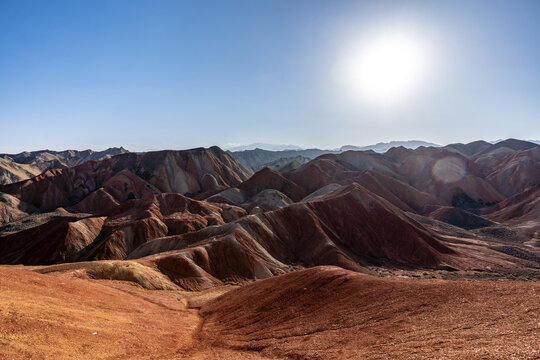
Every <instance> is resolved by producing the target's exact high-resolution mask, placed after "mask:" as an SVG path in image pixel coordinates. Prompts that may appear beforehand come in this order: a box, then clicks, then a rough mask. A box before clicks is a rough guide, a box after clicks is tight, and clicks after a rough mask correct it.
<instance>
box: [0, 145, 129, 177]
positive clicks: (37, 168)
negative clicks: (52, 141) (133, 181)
mask: <svg viewBox="0 0 540 360" xmlns="http://www.w3.org/2000/svg"><path fill="white" fill-rule="evenodd" d="M128 152H129V151H128V150H126V149H124V148H123V147H119V148H118V147H114V148H109V149H106V150H103V151H94V150H82V151H79V150H64V151H52V150H40V151H31V152H29V151H25V152H22V153H19V154H0V184H10V183H14V182H18V181H22V180H26V179H29V178H31V177H34V176H36V175H39V174H41V173H42V172H44V171H47V170H51V169H63V168H67V167H73V166H77V165H80V164H82V163H84V162H86V161H89V160H103V159H108V158H110V157H111V156H115V155H120V154H125V153H128Z"/></svg>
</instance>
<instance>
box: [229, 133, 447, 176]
mask: <svg viewBox="0 0 540 360" xmlns="http://www.w3.org/2000/svg"><path fill="white" fill-rule="evenodd" d="M276 146H277V145H276ZM398 146H402V147H404V148H408V149H413V150H414V149H416V148H418V147H420V146H426V147H429V146H435V147H440V145H437V144H433V143H429V142H425V141H419V140H409V141H391V142H387V143H378V144H375V145H368V146H354V145H345V146H342V147H340V148H338V149H332V150H324V149H317V148H315V149H300V150H280V151H272V150H264V149H261V148H257V149H253V150H243V151H233V150H229V151H230V152H231V155H232V156H233V157H234V158H235V159H236V160H237V161H239V162H240V163H241V164H242V165H244V166H247V167H249V168H251V169H253V170H254V171H257V170H260V169H262V168H263V167H265V166H270V167H272V168H276V167H275V164H276V162H281V163H283V165H284V164H285V163H286V162H287V161H285V160H282V159H290V158H295V157H302V158H307V159H310V160H311V159H315V158H316V157H318V156H321V155H324V154H339V153H342V152H345V151H350V150H353V151H375V152H378V153H384V152H386V151H388V150H389V149H390V148H393V147H398ZM289 161H290V160H289ZM304 162H305V161H304Z"/></svg>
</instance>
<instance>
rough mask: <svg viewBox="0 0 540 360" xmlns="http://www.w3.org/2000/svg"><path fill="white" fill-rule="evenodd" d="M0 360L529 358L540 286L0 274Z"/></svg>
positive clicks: (535, 354)
mask: <svg viewBox="0 0 540 360" xmlns="http://www.w3.org/2000/svg"><path fill="white" fill-rule="evenodd" d="M0 289H1V291H0V358H1V359H29V358H32V359H45V358H48V359H135V358H136V359H260V358H271V359H281V358H284V359H287V358H289V359H359V358H362V359H363V358H366V359H386V358H399V359H409V358H410V359H435V358H440V359H511V358H517V359H537V358H540V283H537V282H520V281H481V280H474V281H472V280H452V281H449V280H441V279H421V280H418V279H416V280H415V279H401V278H391V277H389V278H379V277H373V276H370V275H365V274H359V273H355V272H351V271H347V270H343V269H341V268H337V267H327V266H324V267H316V268H311V269H306V270H299V271H296V272H293V273H289V274H286V275H281V276H277V277H274V278H270V279H266V280H261V281H257V282H254V283H251V284H248V285H244V286H242V287H234V286H228V287H219V288H214V289H210V290H207V291H205V292H192V293H190V292H185V291H157V290H153V291H152V290H144V289H142V288H140V287H138V286H135V285H132V284H131V283H127V282H120V281H106V280H83V279H68V278H62V277H54V276H50V275H42V274H37V273H33V272H30V271H26V270H15V269H10V268H5V267H0Z"/></svg>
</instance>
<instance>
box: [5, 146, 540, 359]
mask: <svg viewBox="0 0 540 360" xmlns="http://www.w3.org/2000/svg"><path fill="white" fill-rule="evenodd" d="M408 144H409V145H410V146H411V147H412V146H413V144H412V143H408ZM112 152H117V154H113V153H112ZM84 153H85V154H82V153H76V152H73V153H72V154H70V153H69V152H61V153H56V152H50V151H47V152H38V153H23V154H18V155H6V156H4V160H5V161H9V162H13V163H17V164H21V165H28V164H30V165H32V164H33V165H32V166H36V167H39V168H41V167H43V169H44V170H43V171H42V172H40V173H39V174H37V175H35V176H32V177H30V178H28V179H25V180H22V181H18V182H12V183H9V184H3V185H0V263H1V264H4V265H9V266H8V267H0V273H1V275H2V276H0V282H1V284H2V286H4V287H5V288H9V289H10V291H3V292H2V293H1V294H0V303H2V301H4V302H6V303H9V301H12V302H13V301H19V300H16V299H20V298H21V297H24V296H32V299H33V302H32V306H29V305H28V304H26V303H20V304H19V305H18V307H17V310H16V311H17V314H25V315H24V316H25V317H24V318H25V319H27V318H30V317H29V316H30V315H29V314H32V313H33V312H34V311H39V312H40V313H41V314H42V315H40V316H41V317H40V319H45V320H43V321H45V322H46V323H48V324H49V328H48V330H47V331H49V332H50V333H52V334H54V335H55V336H54V338H53V339H54V340H53V342H54V346H55V349H56V350H55V351H57V352H58V354H60V355H59V356H60V357H65V356H66V354H69V351H72V350H70V348H69V346H68V345H66V344H64V343H60V342H58V340H57V339H59V338H60V337H59V336H57V335H58V334H62V333H70V334H79V333H78V331H81V333H80V334H79V335H73V336H81V337H82V338H84V339H86V336H87V335H88V336H90V338H89V340H84V341H88V344H92V345H89V346H91V347H92V349H95V354H96V353H100V351H101V354H105V353H106V349H105V348H102V347H103V346H105V345H103V343H100V342H99V341H94V340H93V339H92V336H98V335H91V334H92V333H93V332H96V334H102V335H103V336H104V337H107V336H111V337H112V338H114V339H116V341H119V342H120V343H122V344H124V345H123V346H127V347H129V348H130V349H131V348H132V349H135V350H133V351H137V354H140V353H141V352H142V353H144V354H149V355H148V356H150V355H151V356H157V355H159V356H161V357H163V358H171V357H172V358H174V356H177V355H178V354H180V355H178V356H183V357H194V358H197V357H198V358H209V357H210V358H212V356H213V355H211V354H213V351H217V350H216V349H220V350H219V353H220V354H221V355H220V356H223V354H228V355H227V356H230V357H233V358H246V359H247V358H259V357H258V356H264V357H270V358H291V357H293V358H334V359H341V358H351V359H352V358H358V357H363V356H367V357H373V356H375V355H374V354H376V353H379V352H380V347H381V346H382V348H383V349H384V353H385V354H391V355H392V356H395V357H398V358H399V357H402V355H404V354H407V353H410V352H411V351H413V348H414V344H416V343H418V342H419V341H421V342H426V341H427V342H428V343H430V344H433V346H434V347H433V348H432V349H431V350H429V354H428V355H427V356H426V357H428V358H429V357H441V356H443V355H442V352H441V351H442V350H440V349H441V348H438V347H436V346H435V344H436V343H437V341H439V340H437V339H441V338H444V339H446V340H445V341H449V342H452V344H458V343H460V341H463V339H464V338H467V339H468V337H469V336H470V340H467V341H471V342H472V343H474V344H476V345H475V346H481V344H484V345H482V346H488V347H489V349H490V351H498V353H500V354H503V356H502V357H506V355H509V354H510V351H511V352H512V354H518V355H516V356H518V357H523V358H527V357H530V356H529V355H532V354H533V353H532V352H531V351H532V350H530V349H534V348H537V347H536V346H537V345H538V337H536V336H535V335H534V331H532V332H531V331H530V326H532V325H530V324H531V321H533V322H534V321H536V317H535V314H537V313H538V310H540V308H539V304H540V302H538V301H537V300H538V296H537V294H538V293H540V292H539V291H540V287H539V286H538V280H539V279H540V220H539V219H540V205H539V204H540V202H539V199H540V145H538V144H535V143H532V142H528V141H522V140H517V139H507V140H503V141H500V142H497V143H495V144H491V143H489V142H486V141H475V142H471V143H467V144H462V143H456V144H449V145H446V146H442V147H434V146H418V147H415V148H414V149H413V148H406V147H405V146H395V147H391V148H390V149H388V150H387V151H385V152H384V153H379V152H375V151H373V150H367V151H359V150H348V149H347V148H343V149H340V150H339V151H331V152H324V150H319V149H311V150H285V151H275V152H273V151H268V150H261V149H256V150H246V151H241V152H228V151H223V150H222V149H220V148H219V147H210V148H196V149H189V150H180V151H173V150H163V151H153V152H145V153H130V152H126V151H125V150H124V149H122V148H120V149H113V150H111V151H110V152H108V153H106V152H103V153H93V152H84ZM61 154H62V155H61ZM90 157H92V158H90ZM96 157H101V158H100V159H97V158H96ZM83 159H87V161H83ZM60 160H61V164H62V166H58V167H52V168H51V166H52V165H51V164H57V163H58V162H60ZM265 161H271V162H272V165H271V166H264V162H265ZM41 163H42V164H43V165H38V164H41ZM47 164H48V165H47ZM45 165H47V166H48V168H45V167H44V166H45ZM40 166H41V167H40ZM15 269H23V270H25V271H19V270H15ZM500 280H504V281H500ZM29 294H30V295H29ZM43 294H45V295H43ZM51 304H52V305H51ZM515 304H520V305H519V306H515ZM14 309H15V308H14ZM110 309H115V310H114V312H111V310H110ZM13 311H15V310H13ZM119 312H123V313H122V314H123V315H122V316H120V315H117V314H119ZM141 312H145V313H146V314H147V317H148V318H147V319H146V320H145V317H142V315H141ZM53 313H54V314H60V315H58V316H62V317H63V318H69V319H70V320H69V322H64V323H55V322H51V321H52V320H51V319H52V318H54V317H55V316H57V315H54V314H53ZM88 314H91V315H88ZM68 316H69V317H68ZM493 316H496V317H497V319H502V320H497V321H498V323H497V324H498V325H497V326H496V327H493V326H491V325H492V324H493ZM89 319H93V320H94V321H95V322H93V323H91V325H84V324H85V321H90V320H89ZM126 319H127V320H126ZM40 321H41V320H40ZM141 321H142V322H144V323H146V322H148V324H149V325H148V326H141V327H140V328H139V327H137V326H138V325H134V324H138V323H140V322H141ZM39 324H41V323H39ZM490 324H491V325H490ZM6 326H9V329H12V331H15V332H17V333H19V334H25V336H28V339H36V340H33V341H34V343H38V344H40V346H44V347H46V346H50V345H44V344H45V343H46V344H49V342H47V341H50V339H49V340H46V339H42V338H41V337H40V335H39V334H38V333H37V330H36V329H40V328H41V327H40V326H41V325H39V326H38V324H33V325H27V324H26V323H23V322H10V323H9V324H7V325H6ZM85 326H86V327H85ZM134 326H135V327H137V329H138V331H140V332H142V333H144V334H146V335H147V336H148V337H151V338H156V339H157V340H155V342H154V344H159V345H156V347H155V348H154V347H153V345H152V344H151V343H149V342H148V341H149V340H148V339H147V338H146V337H143V338H142V339H141V340H138V341H135V340H134V338H133V336H134V335H133V331H135V330H134V329H135V328H134ZM366 326H367V327H369V329H368V330H369V331H368V330H366ZM411 326H414V327H415V328H416V329H418V332H419V333H415V332H411V331H410V329H411ZM94 327H99V330H94ZM77 329H79V330H77ZM126 329H128V330H126ZM156 329H159V331H158V332H160V334H161V335H159V336H157V335H156V334H157V332H156V331H157V330H156ZM501 329H502V330H504V331H508V332H509V333H511V334H512V336H511V337H509V338H508V339H507V340H508V341H505V342H504V344H503V345H504V346H503V345H501V344H500V343H499V342H500V340H499V338H498V337H497V336H496V334H497V331H501ZM10 331H11V330H10ZM374 331H375V332H378V333H379V334H385V336H382V335H380V336H375V335H369V334H373V333H374ZM165 333H166V334H168V335H163V334H165ZM478 333H482V334H484V335H486V336H488V337H486V336H482V337H481V338H478V336H477V335H476V334H478ZM85 334H86V335H85ZM129 334H131V335H129ZM358 334H367V335H365V336H358ZM429 334H431V335H433V336H434V337H433V339H432V338H431V337H430V336H428V335H429ZM471 334H473V335H474V336H473V335H471ZM368 335H369V336H368ZM70 336H71V335H70ZM381 336H382V337H381ZM381 338H384V339H386V338H388V339H390V340H391V341H389V342H388V341H386V340H384V341H382V340H381ZM107 339H108V338H107ZM178 339H184V340H181V341H187V342H186V343H183V342H182V343H178V341H180V340H178ZM186 339H187V340H186ZM339 339H341V340H342V341H343V344H341V343H339V341H338V340H339ZM399 339H408V340H407V341H401V340H400V341H398V340H399ZM430 339H432V340H430ZM21 341H23V342H24V341H30V340H27V338H23V340H21ZM102 341H105V342H107V341H108V340H106V339H105V340H102ZM336 341H338V343H339V344H341V345H337V344H338V343H336ZM381 341H382V342H381ZM523 343H527V344H531V347H530V348H523V347H520V344H523ZM171 344H176V345H174V346H173V345H171ZM391 344H397V345H391ZM486 344H488V345H486ZM113 348H114V349H113V350H109V351H120V350H118V349H119V347H117V346H116V347H113ZM173 348H174V349H173ZM5 349H6V350H3V349H0V356H3V357H13V356H15V355H14V354H15V353H14V352H13V351H11V350H9V349H10V348H9V347H7V348H5ZM36 349H38V350H35V351H34V350H32V351H30V350H28V351H30V352H29V354H39V349H40V348H39V347H36ZM456 349H458V350H456V354H457V355H459V356H458V357H466V356H467V354H469V352H468V350H467V349H468V348H467V347H459V348H456ZM460 349H461V350H460ZM494 349H495V350H494ZM509 349H511V350H509ZM81 351H83V350H81ZM111 354H112V353H109V356H112V355H111ZM118 354H120V353H118ZM122 354H124V355H125V353H122ZM174 354H176V355H174ZM209 354H210V355H209ZM119 356H120V355H119ZM122 356H123V355H122ZM126 356H127V355H126ZM145 356H146V355H145Z"/></svg>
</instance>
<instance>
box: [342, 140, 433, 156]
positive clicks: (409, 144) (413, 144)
mask: <svg viewBox="0 0 540 360" xmlns="http://www.w3.org/2000/svg"><path fill="white" fill-rule="evenodd" d="M398 146H403V147H404V148H407V149H413V150H414V149H416V148H418V147H420V146H425V147H429V146H434V147H440V146H441V145H437V144H434V143H430V142H426V141H421V140H407V141H390V142H386V143H385V142H380V143H377V144H375V145H368V146H355V145H345V146H342V147H341V148H340V149H339V151H340V152H343V151H349V150H356V151H367V150H373V151H375V152H378V153H384V152H387V151H388V150H390V149H391V148H393V147H398Z"/></svg>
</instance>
